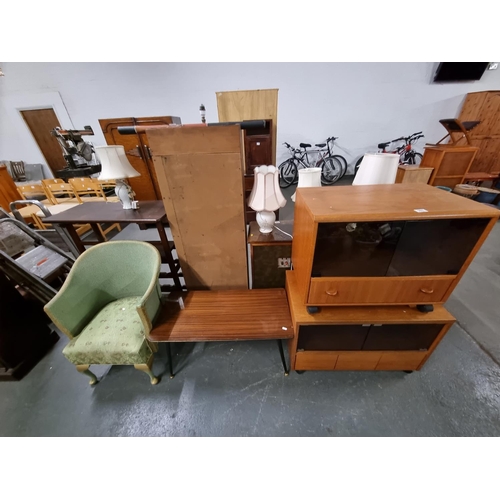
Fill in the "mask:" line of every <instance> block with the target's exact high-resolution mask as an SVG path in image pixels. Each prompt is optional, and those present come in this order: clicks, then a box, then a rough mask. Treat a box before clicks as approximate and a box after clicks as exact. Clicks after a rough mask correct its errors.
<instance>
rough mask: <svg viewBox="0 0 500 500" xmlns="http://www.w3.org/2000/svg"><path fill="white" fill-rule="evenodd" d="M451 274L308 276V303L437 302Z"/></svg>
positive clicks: (452, 279) (445, 290) (441, 296)
mask: <svg viewBox="0 0 500 500" xmlns="http://www.w3.org/2000/svg"><path fill="white" fill-rule="evenodd" d="M453 281H454V277H453V276H429V277H425V278H424V277H419V278H411V277H408V276H404V277H394V278H393V277H382V278H341V279H329V278H312V279H311V287H310V291H309V299H308V304H311V305H356V304H359V305H363V304H365V305H368V304H386V305H387V304H432V303H433V302H441V301H442V300H443V297H444V295H445V293H446V292H447V290H448V288H449V287H450V285H451V284H452V283H453Z"/></svg>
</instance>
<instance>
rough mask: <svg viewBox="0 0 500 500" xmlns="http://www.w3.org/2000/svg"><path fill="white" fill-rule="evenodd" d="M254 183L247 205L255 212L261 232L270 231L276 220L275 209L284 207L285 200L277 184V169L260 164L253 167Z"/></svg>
mask: <svg viewBox="0 0 500 500" xmlns="http://www.w3.org/2000/svg"><path fill="white" fill-rule="evenodd" d="M253 172H254V174H253V175H254V184H253V188H252V192H251V193H250V196H249V198H248V206H249V207H250V208H251V209H252V210H255V211H256V212H257V217H256V219H257V224H258V225H259V230H260V232H261V233H270V232H271V231H272V230H273V227H274V222H275V221H276V215H275V214H274V211H275V210H278V208H281V207H284V206H285V205H286V200H285V197H284V196H283V194H282V193H281V189H280V186H279V173H278V169H277V168H276V167H275V166H273V165H262V166H260V167H256V168H255V169H254V171H253Z"/></svg>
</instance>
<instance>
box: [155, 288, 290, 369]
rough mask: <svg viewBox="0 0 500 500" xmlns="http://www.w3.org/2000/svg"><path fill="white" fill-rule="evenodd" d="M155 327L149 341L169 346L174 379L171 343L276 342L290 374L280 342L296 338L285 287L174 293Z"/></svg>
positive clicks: (284, 366)
mask: <svg viewBox="0 0 500 500" xmlns="http://www.w3.org/2000/svg"><path fill="white" fill-rule="evenodd" d="M179 299H182V300H179ZM182 307H183V309H182ZM155 325H156V326H155V327H154V328H153V330H152V331H151V333H150V334H149V340H151V341H152V342H166V343H167V352H168V356H169V365H170V376H171V377H173V376H174V373H173V368H172V355H171V352H170V344H169V343H170V342H215V341H238V340H277V342H278V347H279V352H280V357H281V362H282V363H283V368H284V370H285V375H288V368H287V366H286V361H285V355H284V353H283V345H282V342H281V341H282V339H291V338H293V327H292V320H291V317H290V310H289V308H288V301H287V296H286V292H285V290H284V289H282V288H268V289H259V290H220V291H217V290H196V291H191V292H172V293H171V294H170V296H169V298H168V301H167V302H166V303H165V304H164V305H163V307H162V310H161V313H160V316H159V318H158V319H157V321H155Z"/></svg>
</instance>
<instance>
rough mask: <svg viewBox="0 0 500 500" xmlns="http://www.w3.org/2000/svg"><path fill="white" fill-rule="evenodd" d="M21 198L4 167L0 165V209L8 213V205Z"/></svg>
mask: <svg viewBox="0 0 500 500" xmlns="http://www.w3.org/2000/svg"><path fill="white" fill-rule="evenodd" d="M21 199H22V197H21V195H20V194H19V191H18V190H17V188H16V185H15V184H14V181H13V180H12V177H11V176H10V174H9V171H8V170H7V167H6V166H5V165H0V207H2V208H3V209H4V210H6V211H7V212H10V207H9V203H11V202H12V201H16V200H21Z"/></svg>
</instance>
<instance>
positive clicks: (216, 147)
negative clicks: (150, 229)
mask: <svg viewBox="0 0 500 500" xmlns="http://www.w3.org/2000/svg"><path fill="white" fill-rule="evenodd" d="M147 136H148V140H149V144H150V146H151V152H152V155H153V160H154V165H155V169H156V174H157V177H158V182H159V185H160V190H161V193H162V198H163V202H164V205H165V209H166V212H167V214H168V218H169V223H170V228H171V230H172V235H173V237H174V242H175V246H176V249H177V254H178V256H179V261H180V263H181V268H182V271H183V274H184V278H185V281H186V285H187V287H188V289H194V290H196V289H211V290H221V289H231V288H248V271H247V248H246V228H245V215H244V199H243V172H242V168H243V167H242V153H241V151H242V150H241V135H240V128H239V127H238V126H227V127H197V128H184V127H178V128H166V127H165V128H157V129H152V130H149V131H148V132H147Z"/></svg>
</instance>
